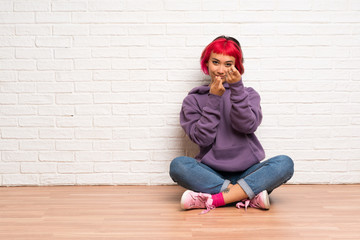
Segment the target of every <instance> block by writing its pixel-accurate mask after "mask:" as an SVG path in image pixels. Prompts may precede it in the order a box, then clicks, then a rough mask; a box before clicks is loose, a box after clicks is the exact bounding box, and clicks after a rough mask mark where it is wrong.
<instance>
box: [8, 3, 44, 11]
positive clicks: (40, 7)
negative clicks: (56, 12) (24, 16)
mask: <svg viewBox="0 0 360 240" xmlns="http://www.w3.org/2000/svg"><path fill="white" fill-rule="evenodd" d="M49 10H50V3H49V2H48V1H36V2H31V1H19V2H17V1H16V2H14V11H16V12H48V11H49Z"/></svg>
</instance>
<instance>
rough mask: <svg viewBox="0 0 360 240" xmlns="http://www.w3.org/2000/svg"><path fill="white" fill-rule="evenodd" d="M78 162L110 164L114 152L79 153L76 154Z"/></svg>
mask: <svg viewBox="0 0 360 240" xmlns="http://www.w3.org/2000/svg"><path fill="white" fill-rule="evenodd" d="M75 159H76V161H80V162H110V161H111V160H112V152H106V151H97V152H95V151H86V152H77V153H76V154H75Z"/></svg>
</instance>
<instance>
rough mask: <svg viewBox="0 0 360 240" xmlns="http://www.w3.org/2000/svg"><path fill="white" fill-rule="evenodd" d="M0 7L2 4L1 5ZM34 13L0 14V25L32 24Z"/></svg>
mask: <svg viewBox="0 0 360 240" xmlns="http://www.w3.org/2000/svg"><path fill="white" fill-rule="evenodd" d="M1 5H2V4H1ZM34 22H35V17H34V13H23V12H7V13H5V12H4V13H3V12H0V23H6V24H9V23H10V24H15V23H25V24H29V23H34Z"/></svg>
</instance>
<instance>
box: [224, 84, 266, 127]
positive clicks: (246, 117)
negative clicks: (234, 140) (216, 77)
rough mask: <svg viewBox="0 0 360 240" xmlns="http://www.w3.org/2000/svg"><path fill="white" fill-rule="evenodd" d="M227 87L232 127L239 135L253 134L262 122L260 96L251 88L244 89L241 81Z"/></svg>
mask: <svg viewBox="0 0 360 240" xmlns="http://www.w3.org/2000/svg"><path fill="white" fill-rule="evenodd" d="M229 86H230V90H231V94H230V101H231V112H230V118H231V124H232V127H233V128H234V129H235V130H237V131H238V132H241V133H245V134H250V133H254V132H255V131H256V129H257V127H258V126H259V125H260V123H261V120H262V112H261V106H260V95H259V94H258V93H257V92H256V91H255V90H254V89H252V88H246V89H245V87H244V85H243V82H242V81H239V82H236V83H233V84H229Z"/></svg>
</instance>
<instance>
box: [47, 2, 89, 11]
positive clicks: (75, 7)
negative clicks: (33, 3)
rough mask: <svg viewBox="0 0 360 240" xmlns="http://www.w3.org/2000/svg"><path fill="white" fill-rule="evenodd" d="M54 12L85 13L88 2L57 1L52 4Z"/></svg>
mask: <svg viewBox="0 0 360 240" xmlns="http://www.w3.org/2000/svg"><path fill="white" fill-rule="evenodd" d="M51 10H52V11H53V12H84V11H86V10H87V2H86V1H71V2H69V1H59V2H58V1H56V2H52V3H51Z"/></svg>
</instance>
